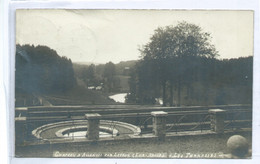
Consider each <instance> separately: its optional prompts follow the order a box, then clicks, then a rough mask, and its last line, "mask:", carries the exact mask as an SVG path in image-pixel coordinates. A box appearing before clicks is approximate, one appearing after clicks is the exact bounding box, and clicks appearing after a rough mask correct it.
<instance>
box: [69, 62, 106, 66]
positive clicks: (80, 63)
mask: <svg viewBox="0 0 260 164" xmlns="http://www.w3.org/2000/svg"><path fill="white" fill-rule="evenodd" d="M73 64H78V65H87V66H89V65H91V64H94V65H100V64H101V63H95V62H73Z"/></svg>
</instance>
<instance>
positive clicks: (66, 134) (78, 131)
mask: <svg viewBox="0 0 260 164" xmlns="http://www.w3.org/2000/svg"><path fill="white" fill-rule="evenodd" d="M87 129H88V127H87V126H86V125H85V126H73V127H68V128H63V129H60V130H58V131H57V132H56V133H55V134H56V136H57V137H61V138H86V135H87ZM117 135H118V130H116V129H115V128H110V127H104V126H100V127H99V137H100V138H105V137H112V136H117Z"/></svg>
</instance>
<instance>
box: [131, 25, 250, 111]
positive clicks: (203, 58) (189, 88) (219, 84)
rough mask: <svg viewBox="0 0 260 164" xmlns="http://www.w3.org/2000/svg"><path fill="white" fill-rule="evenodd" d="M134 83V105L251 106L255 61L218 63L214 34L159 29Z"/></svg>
mask: <svg viewBox="0 0 260 164" xmlns="http://www.w3.org/2000/svg"><path fill="white" fill-rule="evenodd" d="M140 52H141V54H142V59H141V60H140V61H139V62H138V63H137V64H136V68H135V70H133V71H132V73H131V78H130V80H129V84H130V94H129V95H128V97H127V101H128V102H131V103H141V104H142V103H143V104H149V103H154V102H155V99H156V98H162V100H163V105H164V106H174V105H176V106H180V105H209V104H231V103H251V101H252V69H253V66H252V64H253V58H252V57H247V58H239V59H230V60H217V59H216V58H215V57H216V56H218V52H217V51H216V50H215V47H214V45H212V44H211V43H210V34H209V33H205V32H202V29H201V28H200V27H198V26H196V25H194V24H188V23H186V22H181V23H179V24H178V25H177V26H175V27H172V26H167V27H165V28H158V29H156V30H155V32H154V35H153V36H152V37H151V38H150V41H149V42H148V43H147V44H146V45H144V46H143V48H142V49H141V50H140Z"/></svg>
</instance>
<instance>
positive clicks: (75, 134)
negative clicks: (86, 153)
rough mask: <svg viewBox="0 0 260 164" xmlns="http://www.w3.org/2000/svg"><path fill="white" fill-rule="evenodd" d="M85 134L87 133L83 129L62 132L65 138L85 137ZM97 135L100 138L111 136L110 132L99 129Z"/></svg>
mask: <svg viewBox="0 0 260 164" xmlns="http://www.w3.org/2000/svg"><path fill="white" fill-rule="evenodd" d="M86 134H87V131H86V130H84V131H75V132H68V133H65V134H63V136H64V137H65V138H86ZM99 137H100V138H105V137H112V134H110V133H107V132H101V131H100V132H99Z"/></svg>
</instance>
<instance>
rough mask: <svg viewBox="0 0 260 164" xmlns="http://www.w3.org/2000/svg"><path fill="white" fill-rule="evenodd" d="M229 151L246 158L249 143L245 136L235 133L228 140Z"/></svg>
mask: <svg viewBox="0 0 260 164" xmlns="http://www.w3.org/2000/svg"><path fill="white" fill-rule="evenodd" d="M227 147H228V150H229V152H230V153H231V154H232V155H233V156H235V157H238V158H246V157H247V155H248V153H249V151H248V149H249V144H248V142H247V140H246V138H245V137H243V136H241V135H233V136H231V137H229V139H228V141H227Z"/></svg>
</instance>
